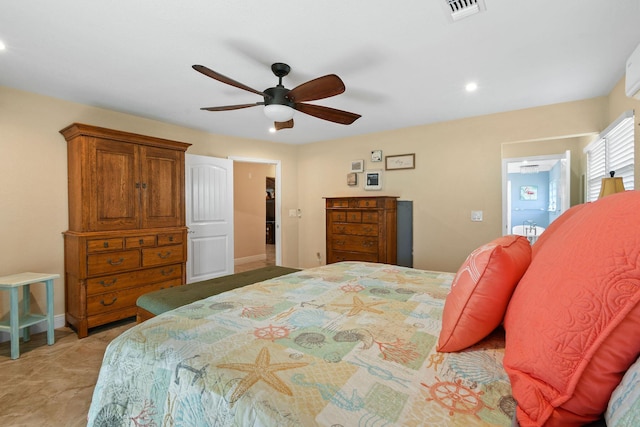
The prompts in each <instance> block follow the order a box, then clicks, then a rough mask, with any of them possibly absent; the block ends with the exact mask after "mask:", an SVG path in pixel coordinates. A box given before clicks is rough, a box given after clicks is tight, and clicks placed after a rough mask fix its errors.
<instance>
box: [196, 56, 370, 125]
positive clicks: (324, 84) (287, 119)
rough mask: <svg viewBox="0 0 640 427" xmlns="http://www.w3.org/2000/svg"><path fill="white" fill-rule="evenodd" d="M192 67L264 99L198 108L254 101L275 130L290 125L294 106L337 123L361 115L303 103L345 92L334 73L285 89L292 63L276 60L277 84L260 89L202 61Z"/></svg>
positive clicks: (229, 107) (346, 122)
mask: <svg viewBox="0 0 640 427" xmlns="http://www.w3.org/2000/svg"><path fill="white" fill-rule="evenodd" d="M193 69H194V70H196V71H198V72H200V73H202V74H204V75H205V76H208V77H211V78H212V79H215V80H218V81H219V82H222V83H226V84H228V85H231V86H234V87H237V88H239V89H243V90H246V91H249V92H252V93H255V94H256V95H260V96H262V97H263V99H264V100H263V101H262V102H255V103H253V104H238V105H225V106H221V107H205V108H201V110H207V111H228V110H239V109H241V108H248V107H255V106H256V105H264V113H265V115H266V116H267V117H268V118H270V119H271V120H273V121H274V127H275V130H280V129H287V128H292V127H293V115H294V113H295V111H296V110H297V111H300V112H303V113H305V114H308V115H310V116H314V117H317V118H319V119H322V120H328V121H330V122H334V123H340V124H343V125H350V124H351V123H353V122H355V121H356V120H357V119H359V118H360V117H361V116H360V115H359V114H355V113H350V112H348V111H342V110H337V109H335V108H329V107H323V106H321V105H314V104H306V103H305V102H307V101H316V100H318V99H324V98H329V97H331V96H335V95H339V94H341V93H342V92H344V90H345V87H344V83H343V82H342V80H341V79H340V77H338V76H336V75H335V74H328V75H326V76H322V77H318V78H316V79H313V80H310V81H308V82H306V83H302V84H301V85H299V86H296V87H295V88H293V89H287V88H286V87H284V86H283V85H282V78H283V77H284V76H286V75H287V74H289V71H291V67H289V66H288V65H287V64H283V63H281V62H276V63H275V64H273V65H271V71H273V74H275V75H276V77H278V85H277V86H274V87H270V88H268V89H265V90H264V91H262V92H261V91H259V90H256V89H253V88H251V87H249V86H247V85H244V84H242V83H240V82H237V81H235V80H233V79H230V78H229V77H227V76H224V75H222V74H220V73H217V72H215V71H213V70H211V69H209V68H207V67H205V66H204V65H194V66H193Z"/></svg>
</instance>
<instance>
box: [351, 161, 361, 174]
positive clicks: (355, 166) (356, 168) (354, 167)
mask: <svg viewBox="0 0 640 427" xmlns="http://www.w3.org/2000/svg"><path fill="white" fill-rule="evenodd" d="M349 171H350V172H363V171H364V160H351V168H350V169H349Z"/></svg>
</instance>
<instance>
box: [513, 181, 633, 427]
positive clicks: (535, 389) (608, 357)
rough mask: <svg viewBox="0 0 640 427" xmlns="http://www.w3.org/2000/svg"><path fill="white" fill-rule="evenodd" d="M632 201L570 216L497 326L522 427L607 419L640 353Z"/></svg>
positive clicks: (622, 196) (599, 204)
mask: <svg viewBox="0 0 640 427" xmlns="http://www.w3.org/2000/svg"><path fill="white" fill-rule="evenodd" d="M639 325H640V192H638V191H627V192H624V193H619V194H614V195H611V196H607V197H605V198H603V199H601V200H598V201H596V202H593V203H589V204H587V205H585V206H583V207H582V208H581V209H580V210H578V211H577V212H575V213H574V214H573V215H572V216H571V217H570V218H568V219H567V220H566V222H564V224H562V227H559V228H558V229H556V230H555V231H554V233H553V234H551V235H550V236H549V237H548V239H547V240H546V241H545V244H544V245H543V246H542V247H540V248H539V250H538V252H537V253H536V255H535V257H534V258H533V260H532V261H531V265H530V266H529V269H528V270H527V272H526V273H525V275H524V277H523V278H522V280H521V281H520V283H519V284H518V288H517V289H516V290H515V292H514V294H513V296H512V298H511V302H510V303H509V307H508V309H507V314H506V316H505V320H504V326H505V330H506V350H505V358H504V366H505V369H506V371H507V373H508V374H509V378H510V380H511V386H512V390H513V397H514V398H515V400H516V401H517V402H518V406H517V417H518V421H519V423H520V425H521V426H522V427H526V426H542V425H544V426H545V427H548V426H549V427H550V426H563V427H564V426H579V425H584V424H587V423H589V422H591V421H595V420H596V419H598V418H599V417H600V415H601V414H602V413H603V412H604V411H605V410H606V407H607V402H608V401H609V397H610V396H611V393H612V392H613V390H614V389H615V387H616V386H617V384H618V383H619V382H620V380H621V379H622V376H623V374H624V372H625V371H626V370H627V369H628V368H629V366H631V364H632V363H633V362H634V361H635V360H636V359H637V357H638V354H639V353H640V327H639Z"/></svg>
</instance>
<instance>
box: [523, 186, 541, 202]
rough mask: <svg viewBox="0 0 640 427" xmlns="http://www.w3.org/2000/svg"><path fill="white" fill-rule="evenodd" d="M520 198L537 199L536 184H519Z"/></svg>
mask: <svg viewBox="0 0 640 427" xmlns="http://www.w3.org/2000/svg"><path fill="white" fill-rule="evenodd" d="M520 200H538V186H537V185H522V186H520Z"/></svg>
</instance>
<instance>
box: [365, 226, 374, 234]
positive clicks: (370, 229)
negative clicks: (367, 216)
mask: <svg viewBox="0 0 640 427" xmlns="http://www.w3.org/2000/svg"><path fill="white" fill-rule="evenodd" d="M364 231H366V232H367V233H371V232H372V231H373V228H372V227H365V228H364Z"/></svg>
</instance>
